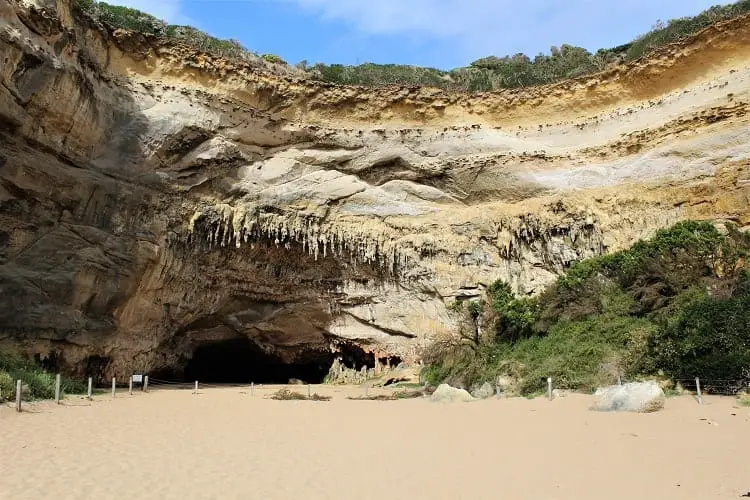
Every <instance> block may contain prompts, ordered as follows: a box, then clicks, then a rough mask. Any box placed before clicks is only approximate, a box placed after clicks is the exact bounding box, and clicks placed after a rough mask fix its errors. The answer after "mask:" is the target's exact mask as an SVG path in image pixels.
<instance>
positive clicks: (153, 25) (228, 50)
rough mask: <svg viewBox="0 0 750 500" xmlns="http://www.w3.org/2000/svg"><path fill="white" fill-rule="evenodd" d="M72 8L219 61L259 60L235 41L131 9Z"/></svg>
mask: <svg viewBox="0 0 750 500" xmlns="http://www.w3.org/2000/svg"><path fill="white" fill-rule="evenodd" d="M73 6H74V8H75V9H74V11H75V12H76V13H78V14H85V15H88V16H90V17H91V18H93V19H95V20H97V21H99V22H101V23H103V24H105V25H108V26H110V27H112V28H116V29H117V28H119V29H126V30H131V31H136V32H139V33H143V34H147V35H153V36H159V37H168V38H173V39H175V40H179V41H180V42H182V43H185V44H186V45H190V46H191V47H195V48H196V49H198V50H201V51H204V52H209V53H213V54H216V55H219V56H222V57H231V58H236V59H256V58H258V56H257V55H256V54H254V53H253V52H251V51H249V50H248V49H246V48H245V47H243V46H242V44H241V43H240V42H239V41H237V40H222V39H219V38H215V37H213V36H211V35H209V34H207V33H204V32H203V31H200V30H198V29H196V28H193V27H191V26H177V25H170V24H167V23H165V22H164V21H162V20H159V19H157V18H155V17H154V16H152V15H150V14H146V13H145V12H141V11H139V10H137V9H132V8H130V7H123V6H119V5H110V4H108V3H106V2H97V1H96V0H75V2H74V4H73Z"/></svg>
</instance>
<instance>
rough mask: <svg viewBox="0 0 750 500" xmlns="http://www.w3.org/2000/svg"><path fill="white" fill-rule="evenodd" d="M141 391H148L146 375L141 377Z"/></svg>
mask: <svg viewBox="0 0 750 500" xmlns="http://www.w3.org/2000/svg"><path fill="white" fill-rule="evenodd" d="M143 392H148V375H146V376H145V377H143Z"/></svg>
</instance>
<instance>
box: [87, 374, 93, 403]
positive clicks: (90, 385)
mask: <svg viewBox="0 0 750 500" xmlns="http://www.w3.org/2000/svg"><path fill="white" fill-rule="evenodd" d="M92 387H93V380H92V379H91V377H89V392H88V396H89V401H91V392H92V391H91V389H92Z"/></svg>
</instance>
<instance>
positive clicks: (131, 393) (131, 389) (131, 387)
mask: <svg viewBox="0 0 750 500" xmlns="http://www.w3.org/2000/svg"><path fill="white" fill-rule="evenodd" d="M128 394H129V395H131V396H132V395H133V376H132V375H131V376H130V381H129V382H128Z"/></svg>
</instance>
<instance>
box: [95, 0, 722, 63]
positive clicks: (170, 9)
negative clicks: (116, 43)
mask: <svg viewBox="0 0 750 500" xmlns="http://www.w3.org/2000/svg"><path fill="white" fill-rule="evenodd" d="M108 1H109V3H115V4H121V5H129V6H131V7H135V8H138V9H140V10H143V11H146V12H149V13H151V14H153V15H155V16H157V17H159V18H161V19H165V20H167V21H169V22H172V23H175V24H190V25H193V26H196V27H198V28H200V29H202V30H204V31H206V32H208V33H210V34H212V35H214V36H218V37H220V38H235V39H238V40H240V41H241V42H242V43H243V44H244V45H245V46H246V47H247V48H249V49H251V50H254V51H256V52H259V53H273V54H278V55H280V56H281V57H283V58H284V59H285V60H287V61H288V62H290V63H292V64H294V63H296V62H299V61H301V60H303V59H305V60H307V61H308V62H310V63H315V62H325V63H329V64H330V63H342V64H356V63H364V62H376V63H399V64H416V65H420V66H432V67H437V68H441V69H451V68H455V67H458V66H465V65H467V64H468V63H470V62H471V61H473V60H475V59H478V58H480V57H484V56H488V55H498V56H502V55H506V54H515V53H517V52H524V53H526V54H529V55H531V56H534V55H536V54H538V53H539V52H545V53H547V52H548V51H549V48H550V47H551V46H552V45H558V46H559V45H561V44H562V43H570V44H573V45H579V46H582V47H586V48H587V49H589V50H592V51H593V50H596V49H598V48H601V47H612V46H616V45H619V44H622V43H625V42H627V41H630V40H632V39H633V38H635V37H636V36H637V35H639V34H641V33H645V32H647V31H648V30H649V29H651V26H652V25H653V24H654V23H655V22H656V21H657V20H658V19H662V20H667V19H672V18H675V17H682V16H687V15H693V14H696V13H698V12H700V11H702V10H704V9H706V8H708V7H710V6H711V5H713V4H716V3H726V2H717V1H716V0H713V1H712V0H108Z"/></svg>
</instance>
